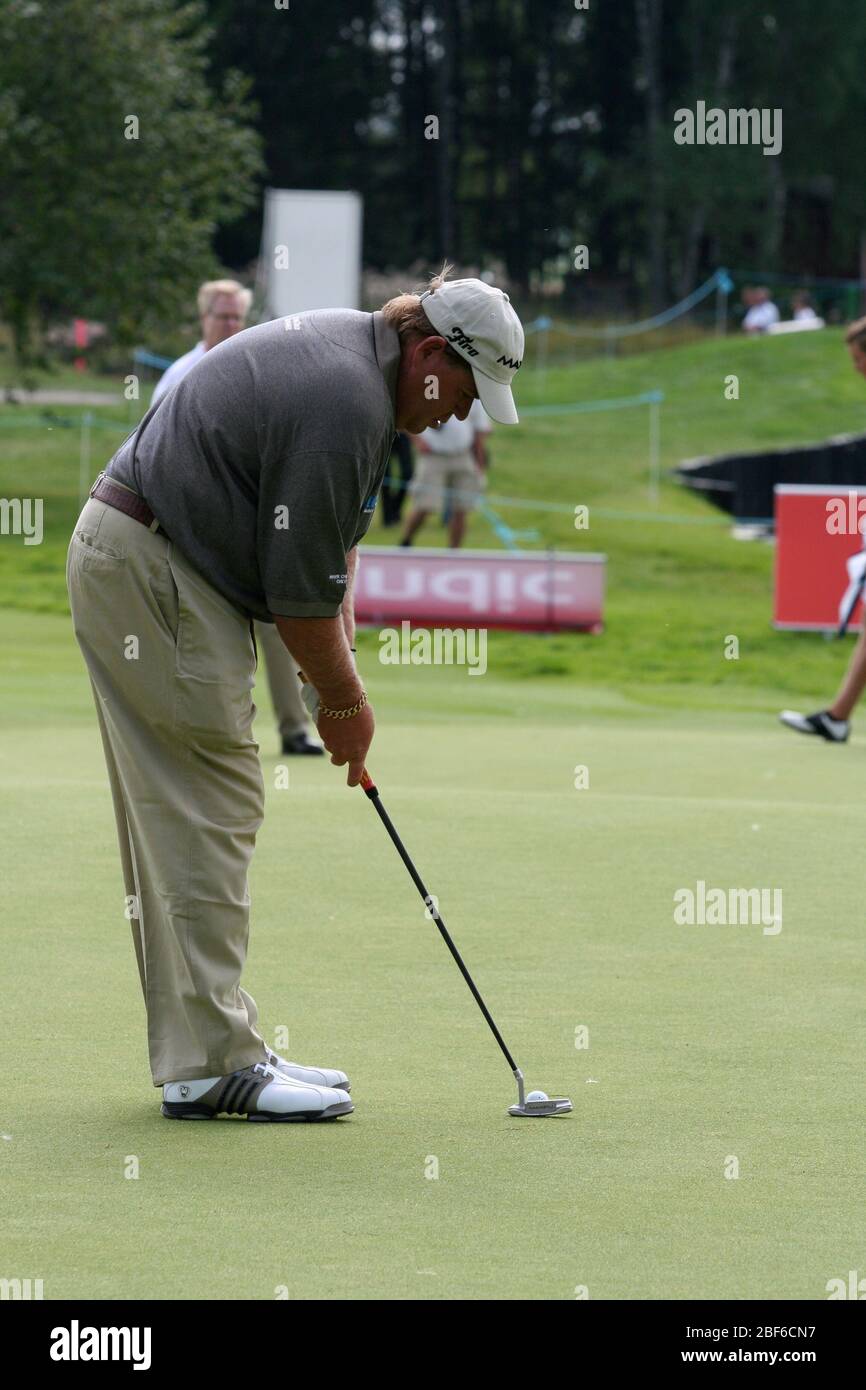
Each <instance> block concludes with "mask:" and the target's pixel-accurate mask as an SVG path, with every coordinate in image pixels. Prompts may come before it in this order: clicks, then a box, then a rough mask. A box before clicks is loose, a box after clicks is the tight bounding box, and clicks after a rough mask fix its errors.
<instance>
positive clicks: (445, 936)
mask: <svg viewBox="0 0 866 1390" xmlns="http://www.w3.org/2000/svg"><path fill="white" fill-rule="evenodd" d="M361 786H362V787H363V788H364V791H365V792H366V794H367V796H368V797H369V799H370V801H372V803H373V805H374V806H375V808H376V812H377V814H378V816H379V819H380V821H381V822H382V824H383V825H384V827H385V829H386V830H387V832H388V834H389V835H390V836H391V839H392V840H393V841H394V844H395V846H396V849H397V853H398V854H399V856H400V858H401V859H402V860H403V863H404V864H405V865H406V868H407V869H408V870H409V874H410V876H411V879H412V882H413V883H414V884H415V887H416V888H417V889H418V892H419V893H420V894H421V897H422V898H423V899H424V903H425V905H426V907H427V910H428V912H429V913H430V915H431V917H432V918H433V921H434V922H435V923H436V925H437V927H438V928H439V932H440V935H441V937H442V940H443V941H444V942H445V945H446V946H447V947H448V950H449V951H450V952H451V954H452V956H453V957H454V959H455V961H456V962H457V968H458V969H459V971H460V974H461V975H462V976H463V978H464V980H465V981H466V983H467V985H468V986H469V988H470V989H471V990H472V994H473V996H474V998H475V1002H476V1004H477V1005H478V1007H479V1009H480V1010H481V1012H482V1013H483V1015H484V1017H485V1018H486V1020H487V1023H488V1026H489V1028H490V1031H491V1033H492V1034H493V1036H494V1038H495V1039H496V1041H497V1042H498V1043H499V1046H500V1047H501V1049H502V1053H503V1055H504V1057H505V1060H506V1062H507V1063H508V1065H509V1066H510V1068H511V1070H512V1071H513V1072H515V1073H517V1072H519V1070H520V1068H519V1067H518V1065H517V1063H516V1062H515V1060H514V1058H513V1057H512V1055H511V1053H510V1052H509V1051H508V1048H507V1047H506V1045H505V1039H504V1038H503V1036H502V1034H501V1033H500V1031H499V1029H498V1028H497V1027H496V1024H495V1023H494V1021H493V1017H492V1015H491V1013H490V1010H489V1009H488V1007H487V1005H486V1004H485V1002H484V1000H483V999H482V998H481V995H480V994H479V992H478V990H477V988H476V986H475V981H474V980H473V978H472V976H471V975H470V974H469V971H468V970H467V969H466V966H465V965H464V964H463V959H462V957H461V955H460V952H459V951H458V949H457V947H456V946H455V945H454V942H453V941H452V940H451V936H450V934H449V932H448V929H447V927H446V926H445V923H444V922H443V921H442V918H441V917H440V915H439V909H438V908H437V907H436V905H435V904H434V902H433V900H432V898H431V897H430V894H429V893H428V892H427V889H426V888H425V887H424V884H423V882H422V880H421V876H420V874H419V873H418V870H417V869H416V868H415V865H414V864H413V863H412V860H411V859H410V858H409V854H408V851H407V850H406V847H405V846H404V844H403V841H402V840H401V839H400V836H399V835H398V834H397V831H396V830H395V829H394V826H393V823H392V821H391V817H390V816H389V815H388V812H387V811H386V810H385V807H384V806H383V805H382V799H381V797H380V796H379V790H378V788H377V786H376V784H375V782H374V781H373V779H372V777H371V776H370V774H369V772H367V770H366V768H365V770H364V773H363V776H362V777H361Z"/></svg>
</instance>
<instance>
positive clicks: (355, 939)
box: [0, 612, 864, 1300]
mask: <svg viewBox="0 0 866 1390" xmlns="http://www.w3.org/2000/svg"><path fill="white" fill-rule="evenodd" d="M0 640H2V645H3V649H4V651H5V652H6V653H7V654H8V659H6V660H5V661H4V674H3V678H2V686H0V725H2V732H0V777H2V837H3V847H4V856H3V858H4V863H5V874H4V880H5V881H4V885H3V894H2V902H3V919H4V924H3V956H4V965H5V969H4V978H5V984H6V988H5V995H4V1010H3V1015H4V1017H3V1031H4V1046H3V1071H4V1076H3V1085H2V1112H0V1132H2V1139H0V1194H2V1195H0V1202H2V1228H3V1231H4V1248H3V1258H2V1267H0V1275H2V1276H3V1277H6V1278H13V1277H18V1278H22V1279H24V1278H30V1279H42V1280H43V1286H44V1296H45V1298H46V1299H57V1298H75V1299H80V1298H85V1299H87V1298H111V1299H138V1298H162V1299H184V1298H190V1299H192V1298H195V1299H239V1298H241V1299H264V1300H270V1299H274V1298H276V1297H281V1296H282V1297H288V1298H291V1299H443V1300H444V1299H448V1300H455V1299H491V1300H516V1299H554V1300H556V1299H574V1298H575V1297H580V1296H586V1294H588V1296H589V1297H590V1298H591V1299H664V1298H673V1299H687V1298H701V1299H703V1298H723V1299H735V1298H746V1299H793V1298H806V1299H822V1298H826V1284H827V1281H828V1280H830V1279H832V1278H836V1277H841V1278H847V1274H848V1271H849V1269H856V1268H858V1267H860V1266H862V1255H863V1248H862V1235H861V1231H862V1227H861V1217H862V1114H863V1100H864V1094H863V1093H864V1086H863V1065H862V1022H861V1014H862V960H863V926H862V887H861V874H860V870H859V861H860V855H861V853H862V813H861V810H860V807H861V800H862V779H863V759H864V745H863V743H862V741H860V740H858V739H857V738H855V739H854V740H853V741H852V743H851V744H850V745H848V746H847V747H845V748H831V747H826V746H824V745H817V744H813V743H812V742H810V741H807V740H804V739H798V738H797V737H795V736H794V735H793V734H791V733H789V732H787V731H785V730H782V729H781V728H780V727H779V726H778V725H776V724H775V723H774V722H773V720H772V718H770V717H767V716H762V715H758V714H755V713H742V714H734V713H731V714H727V715H725V714H720V713H718V712H713V711H708V712H701V713H698V712H696V711H693V712H684V711H682V710H676V709H667V708H661V709H659V708H656V709H652V708H645V707H642V706H640V705H639V704H637V703H631V702H628V701H626V700H624V699H618V698H614V697H611V696H609V694H608V693H607V692H606V691H605V690H604V689H602V688H600V687H594V688H592V689H581V690H577V689H575V688H574V686H573V685H572V684H571V683H570V682H558V683H551V682H550V681H548V682H544V681H540V680H531V679H527V680H523V681H515V680H507V681H506V680H499V679H498V678H497V676H496V674H495V671H491V672H490V673H488V675H486V676H485V677H484V678H481V679H473V678H469V677H467V676H466V675H465V674H460V673H457V672H455V671H453V670H442V669H429V670H428V669H422V668H417V667H414V668H387V667H377V666H375V658H372V660H371V662H370V665H371V667H372V670H371V671H370V672H369V676H368V679H369V685H370V690H371V695H372V698H373V700H374V704H375V708H376V713H377V718H378V730H377V735H376V739H375V742H374V745H373V748H372V750H371V756H370V760H369V763H370V768H371V771H372V772H373V774H374V776H375V778H376V779H377V781H378V784H379V787H380V790H381V793H382V797H383V801H384V804H385V806H386V807H387V808H388V810H389V812H390V814H391V816H392V818H393V819H394V822H395V824H396V826H397V828H398V830H399V831H400V833H401V835H402V837H403V839H404V841H405V843H406V845H407V847H408V849H409V851H410V853H411V854H412V855H413V857H414V859H415V862H416V864H417V866H418V868H419V870H420V872H421V874H422V876H423V877H424V879H425V881H426V882H427V886H428V887H429V889H430V891H431V892H432V893H434V894H435V895H437V897H438V900H439V906H440V909H441V912H442V914H443V916H444V919H445V921H446V923H447V924H448V927H449V929H450V930H451V932H452V934H453V935H454V937H455V939H456V941H457V944H458V946H459V948H460V949H461V951H462V953H463V955H464V958H465V959H466V962H467V964H468V966H469V968H470V970H471V971H472V972H473V974H474V976H475V979H476V982H477V984H478V985H479V988H480V989H481V991H482V993H483V995H484V997H485V999H486V1001H487V1003H488V1005H489V1007H490V1009H491V1011H492V1012H493V1015H494V1017H495V1018H496V1020H497V1022H498V1024H499V1026H500V1028H501V1029H502V1032H503V1034H504V1036H505V1038H506V1041H507V1042H508V1043H509V1046H510V1047H511V1048H512V1050H513V1052H514V1053H515V1055H516V1056H517V1059H518V1061H519V1063H520V1065H521V1066H522V1068H523V1071H524V1073H525V1075H526V1081H527V1088H528V1089H529V1088H542V1089H544V1090H545V1091H547V1092H548V1093H550V1094H566V1095H569V1096H571V1098H572V1100H573V1101H574V1113H573V1114H572V1115H570V1116H566V1117H562V1118H557V1119H551V1120H539V1121H535V1120H528V1119H514V1118H510V1117H509V1116H508V1114H507V1108H508V1106H509V1105H510V1104H511V1103H512V1102H513V1100H514V1099H515V1098H516V1094H515V1088H514V1085H513V1082H512V1079H511V1077H510V1075H509V1072H508V1069H507V1066H506V1064H505V1062H504V1060H503V1058H502V1057H501V1055H500V1053H499V1051H498V1049H497V1047H496V1044H495V1042H494V1040H493V1038H492V1037H491V1036H490V1034H489V1033H488V1031H487V1028H486V1026H485V1024H484V1021H483V1019H482V1017H481V1015H480V1013H479V1012H478V1010H477V1008H476V1006H475V1004H474V1002H473V1000H472V999H471V997H470V995H469V992H468V990H467V989H466V986H465V984H464V982H463V981H462V980H461V979H460V976H459V974H458V972H457V970H456V969H455V966H454V964H453V962H452V961H451V959H450V957H449V955H448V953H447V951H446V949H445V947H444V945H443V943H442V942H441V941H440V939H439V937H438V934H437V932H436V930H435V927H434V925H433V923H432V922H430V921H429V920H425V916H424V908H423V904H422V903H421V902H420V899H419V898H418V896H417V894H416V891H415V889H414V888H413V886H412V884H411V882H410V881H409V878H408V876H407V874H406V872H405V869H404V868H403V866H402V865H401V863H400V861H399V859H398V857H397V855H396V853H395V851H394V848H393V846H392V845H391V844H390V842H389V840H388V838H387V836H386V835H385V832H384V830H383V828H382V826H381V825H380V824H379V822H378V819H377V817H376V816H375V814H374V811H373V809H372V807H371V806H370V805H369V804H368V803H367V801H366V799H365V797H364V796H363V794H362V793H361V792H360V790H352V791H350V790H348V789H347V788H346V786H345V772H344V771H339V770H337V769H335V768H333V767H332V766H331V765H330V764H329V762H328V761H327V760H325V759H290V760H288V763H289V786H288V788H285V789H282V788H279V787H278V786H277V785H276V777H275V772H276V769H277V767H278V759H277V757H276V740H275V735H274V732H273V729H272V727H271V722H270V716H269V713H268V711H267V709H266V708H265V705H266V697H265V694H264V689H263V688H260V692H259V693H260V694H261V703H262V706H263V708H262V712H261V714H260V716H259V737H260V741H261V744H262V759H263V766H264V771H265V780H266V785H267V786H268V814H267V818H266V822H265V826H264V828H263V830H262V832H261V835H260V838H259V844H258V849H257V854H256V859H255V863H254V868H253V873H252V878H251V894H252V903H253V908H252V930H251V937H250V954H249V961H248V966H247V970H246V972H245V976H244V983H245V986H246V987H247V989H248V990H249V991H250V992H251V993H252V994H253V995H254V997H255V998H256V1000H257V1002H258V1005H259V1009H260V1014H261V1023H262V1026H263V1029H264V1031H265V1035H266V1037H267V1039H268V1040H269V1041H270V1042H272V1043H278V1042H280V1041H281V1040H282V1036H281V1035H279V1034H278V1033H277V1031H276V1030H278V1029H285V1030H287V1032H288V1043H287V1044H286V1045H285V1046H281V1048H280V1050H281V1051H282V1052H283V1055H287V1056H290V1057H291V1058H293V1059H294V1060H298V1061H303V1062H308V1063H313V1064H317V1063H318V1064H327V1065H334V1066H339V1067H343V1068H344V1069H345V1070H346V1071H348V1072H349V1074H350V1076H351V1080H352V1083H353V1091H352V1094H353V1098H354V1100H355V1103H356V1110H355V1113H354V1114H353V1115H352V1116H351V1117H350V1118H348V1119H345V1120H340V1121H336V1122H334V1123H331V1124H325V1125H286V1126H279V1125H274V1126H268V1125H248V1124H246V1123H244V1122H243V1121H240V1120H233V1121H232V1120H221V1121H216V1122H213V1123H208V1124H204V1123H202V1124H178V1123H171V1122H169V1121H167V1120H165V1119H163V1118H162V1117H161V1116H160V1113H159V1092H158V1091H157V1090H155V1089H154V1088H153V1086H152V1084H151V1081H150V1074H149V1071H148V1066H147V1055H146V1049H145V1033H144V1015H143V1006H142V1001H141V997H140V992H139V985H138V978H137V972H136V969H135V963H134V956H133V950H132V942H131V939H130V933H129V926H128V923H127V922H126V921H125V920H124V917H123V898H122V888H121V880H120V872H119V865H118V860H117V853H116V847H115V841H114V825H113V819H112V815H111V809H110V802H109V794H108V789H107V783H106V778H105V772H104V767H103V763H102V758H101V750H100V747H99V742H98V736H97V730H96V723H95V719H94V717H93V715H92V711H91V709H90V703H89V701H90V695H89V689H88V686H87V682H86V679H85V674H84V668H83V665H82V663H81V661H80V658H79V657H78V653H77V651H76V649H75V647H74V644H73V642H72V639H71V635H70V631H69V624H68V621H66V620H64V619H63V618H61V617H57V616H40V615H35V614H25V613H9V612H7V613H4V614H2V615H0ZM13 654H14V655H13ZM576 767H584V768H586V769H587V773H586V776H585V777H584V778H583V779H582V780H586V777H588V783H589V785H588V786H586V787H583V788H581V789H577V788H576V787H575V768H576ZM578 780H581V779H580V778H579V779H578ZM699 883H704V884H706V885H707V891H709V889H710V888H722V889H724V890H725V891H726V892H727V891H728V890H729V889H749V888H755V887H757V888H762V889H765V890H780V891H781V894H782V899H781V903H782V907H781V929H780V930H779V929H777V928H778V926H779V923H778V922H776V923H774V924H773V925H772V926H769V927H768V926H766V925H762V923H761V922H752V923H745V924H742V925H701V924H695V925H678V924H677V922H676V921H675V919H674V911H675V900H674V895H675V894H676V893H677V891H678V890H681V889H691V890H693V891H697V885H698V884H699ZM582 1030H585V1032H584V1031H582ZM584 1042H588V1046H582V1045H579V1044H582V1043H584Z"/></svg>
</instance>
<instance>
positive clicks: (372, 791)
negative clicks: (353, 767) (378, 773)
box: [361, 768, 376, 796]
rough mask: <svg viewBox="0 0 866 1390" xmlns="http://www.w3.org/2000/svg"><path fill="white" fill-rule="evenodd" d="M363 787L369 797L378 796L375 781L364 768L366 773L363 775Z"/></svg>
mask: <svg viewBox="0 0 866 1390" xmlns="http://www.w3.org/2000/svg"><path fill="white" fill-rule="evenodd" d="M361 786H362V787H363V789H364V791H365V792H366V793H367V795H368V796H375V795H376V783H375V782H374V781H373V779H372V777H371V776H370V774H369V772H368V771H367V769H366V768H364V771H363V772H362V773H361Z"/></svg>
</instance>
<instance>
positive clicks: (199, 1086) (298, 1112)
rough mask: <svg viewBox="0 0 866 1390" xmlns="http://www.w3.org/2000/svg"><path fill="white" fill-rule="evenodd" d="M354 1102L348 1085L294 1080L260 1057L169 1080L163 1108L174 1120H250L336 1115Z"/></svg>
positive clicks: (330, 1117) (351, 1107) (285, 1120)
mask: <svg viewBox="0 0 866 1390" xmlns="http://www.w3.org/2000/svg"><path fill="white" fill-rule="evenodd" d="M354 1108H355V1107H354V1105H353V1104H352V1102H351V1101H350V1100H349V1097H348V1096H347V1095H346V1093H345V1091H338V1090H334V1089H332V1088H331V1087H329V1086H310V1085H308V1084H307V1083H305V1082H303V1081H295V1080H292V1079H290V1078H289V1077H287V1076H283V1075H282V1073H281V1072H279V1071H277V1069H276V1068H275V1067H273V1066H271V1065H270V1063H268V1062H256V1063H255V1065H254V1066H251V1067H243V1068H242V1069H241V1070H240V1071H233V1072H231V1073H230V1074H229V1075H228V1076H208V1077H205V1078H204V1080H201V1081H167V1082H166V1083H165V1085H164V1086H163V1088H162V1113H163V1115H165V1116H166V1118H167V1119H169V1120H214V1119H216V1117H217V1115H246V1117H247V1119H248V1120H259V1121H270V1122H279V1121H282V1122H283V1123H289V1122H291V1121H293V1120H294V1121H299V1120H335V1119H337V1118H338V1116H340V1115H351V1113H352V1111H353V1110H354Z"/></svg>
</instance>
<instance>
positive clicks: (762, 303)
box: [743, 285, 779, 333]
mask: <svg viewBox="0 0 866 1390" xmlns="http://www.w3.org/2000/svg"><path fill="white" fill-rule="evenodd" d="M743 303H744V304H748V305H749V308H748V310H747V311H746V316H745V318H744V319H743V331H744V332H745V333H766V331H767V329H768V328H770V327H771V325H772V324H774V323H778V322H779V310H778V309H777V308H776V305H775V304H774V303H773V301H772V299H771V298H770V291H769V290H768V289H766V288H765V286H763V285H762V286H760V287H759V288H758V289H746V290H743Z"/></svg>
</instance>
